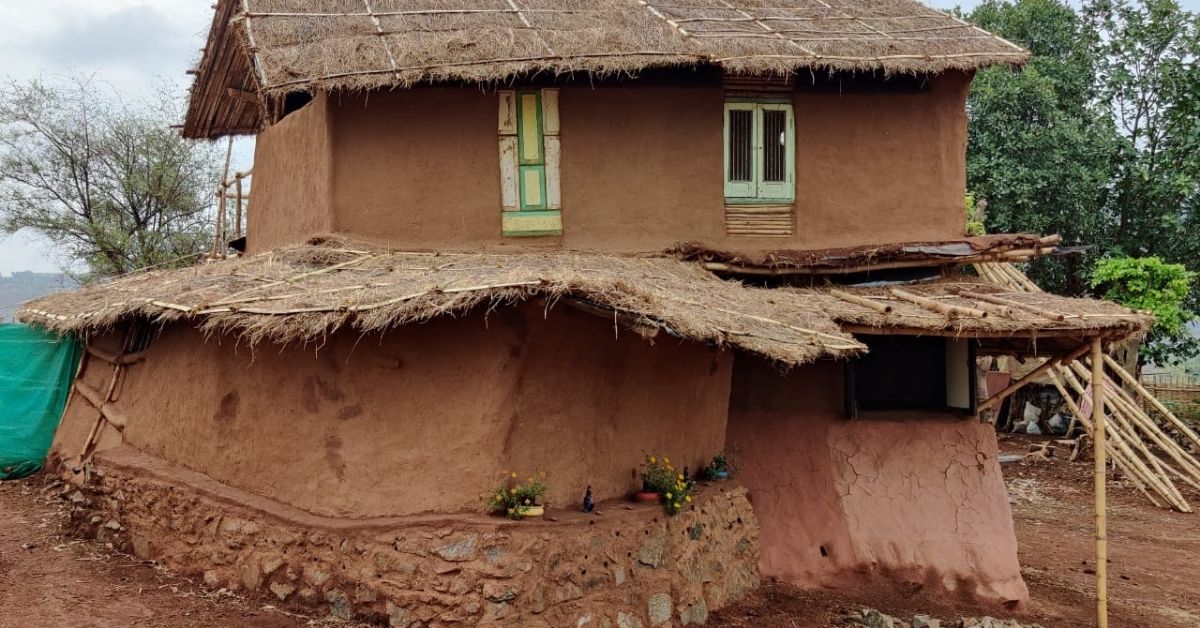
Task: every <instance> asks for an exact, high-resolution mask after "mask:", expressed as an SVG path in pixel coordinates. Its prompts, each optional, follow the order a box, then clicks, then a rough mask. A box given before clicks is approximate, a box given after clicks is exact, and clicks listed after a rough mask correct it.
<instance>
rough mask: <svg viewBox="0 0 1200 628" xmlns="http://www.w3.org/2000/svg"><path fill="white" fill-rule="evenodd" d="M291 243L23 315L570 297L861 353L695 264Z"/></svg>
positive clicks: (225, 318)
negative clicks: (451, 252) (453, 252)
mask: <svg viewBox="0 0 1200 628" xmlns="http://www.w3.org/2000/svg"><path fill="white" fill-rule="evenodd" d="M351 246H352V245H347V244H345V243H337V242H333V243H328V244H325V245H313V246H298V247H292V248H287V249H283V250H280V251H276V252H271V253H264V254H261V255H256V256H254V257H248V258H242V259H237V260H226V261H220V262H214V263H209V264H205V265H202V266H197V267H194V268H189V269H183V270H172V271H152V272H146V273H140V274H137V275H132V276H128V277H124V278H120V279H116V280H114V281H110V282H107V283H103V284H97V285H92V286H88V287H86V288H83V289H80V290H76V291H73V292H64V293H59V294H55V295H51V296H48V297H45V298H42V299H39V300H36V301H33V302H31V303H29V304H27V305H26V307H25V308H24V309H23V310H21V311H20V312H19V313H18V316H19V317H20V318H21V319H22V320H24V321H27V322H30V323H35V324H38V325H41V326H43V327H47V328H49V329H52V330H55V331H59V332H75V333H88V332H94V331H100V330H104V329H108V328H111V327H112V326H114V325H116V324H118V323H120V322H122V321H124V320H127V319H132V318H146V319H150V320H153V321H157V322H169V321H193V322H195V323H196V324H198V325H199V326H200V327H201V328H202V329H205V330H210V331H229V332H234V333H237V334H240V335H241V336H243V337H246V338H247V339H248V340H250V341H257V340H264V339H267V340H272V341H276V342H291V341H303V340H309V339H314V338H318V337H320V336H323V335H325V334H328V333H330V332H331V331H333V330H336V329H339V328H350V329H354V330H357V331H361V332H371V331H382V330H386V329H389V328H392V327H396V326H399V325H404V324H407V323H414V322H420V321H424V320H428V319H431V318H434V317H437V316H446V315H455V314H461V313H465V312H467V311H469V310H473V309H476V308H490V307H495V306H498V305H502V304H506V303H513V302H517V301H521V300H525V299H530V298H535V297H543V298H546V299H550V300H559V299H576V300H579V301H582V302H583V305H584V306H585V307H586V306H591V307H598V308H601V311H602V312H606V313H609V314H611V315H612V316H614V318H616V317H620V318H621V319H622V320H624V321H627V322H630V323H631V324H633V325H635V326H636V327H637V328H642V329H650V330H663V331H666V332H667V333H671V334H674V335H676V336H679V337H682V338H687V339H690V340H694V341H697V342H702V343H708V344H712V345H717V346H731V347H735V348H738V349H742V350H745V351H749V352H752V353H756V354H759V355H762V356H764V357H767V358H769V359H772V360H777V361H779V362H782V363H786V364H793V365H795V364H803V363H805V362H809V361H812V360H815V359H817V358H820V357H825V356H830V357H832V356H839V355H844V354H847V353H852V352H856V351H859V350H861V349H863V348H864V347H863V345H861V344H860V343H859V342H858V341H856V340H854V338H853V337H852V336H849V335H848V334H845V333H843V332H842V331H841V330H839V329H838V327H837V325H836V324H835V323H834V322H833V321H832V320H831V319H830V318H829V317H828V316H826V315H825V313H824V312H823V311H822V310H821V309H820V308H818V307H816V306H814V305H811V304H808V303H804V302H802V301H799V300H792V299H785V300H779V299H777V298H776V297H777V296H778V295H776V294H774V293H773V292H771V291H768V290H762V289H755V288H747V287H744V286H742V285H740V284H737V283H733V282H728V281H723V280H721V279H718V278H717V277H715V276H713V275H712V274H710V273H708V272H706V271H705V270H703V269H702V268H700V267H699V266H698V265H696V264H694V263H688V262H681V261H678V260H675V259H668V258H661V257H660V258H642V257H613V256H606V255H597V254H576V253H548V254H514V255H495V254H491V255H489V254H447V253H442V254H434V253H396V252H386V251H379V250H368V249H363V248H350V247H351Z"/></svg>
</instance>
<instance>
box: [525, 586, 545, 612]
mask: <svg viewBox="0 0 1200 628" xmlns="http://www.w3.org/2000/svg"><path fill="white" fill-rule="evenodd" d="M526 603H528V604H529V610H530V611H531V612H533V614H535V615H536V614H538V613H541V612H543V611H545V610H546V592H545V590H543V589H542V585H540V584H539V585H536V586H535V587H533V591H532V592H530V593H529V595H528V599H527V600H526Z"/></svg>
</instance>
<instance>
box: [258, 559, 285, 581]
mask: <svg viewBox="0 0 1200 628" xmlns="http://www.w3.org/2000/svg"><path fill="white" fill-rule="evenodd" d="M282 566H283V557H282V556H268V557H266V558H264V559H263V561H262V572H263V575H264V576H269V575H271V574H273V573H275V570H276V569H279V568H280V567H282Z"/></svg>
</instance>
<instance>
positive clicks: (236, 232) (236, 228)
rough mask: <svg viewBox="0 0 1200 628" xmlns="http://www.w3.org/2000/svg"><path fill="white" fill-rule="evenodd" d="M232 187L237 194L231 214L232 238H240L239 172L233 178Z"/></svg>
mask: <svg viewBox="0 0 1200 628" xmlns="http://www.w3.org/2000/svg"><path fill="white" fill-rule="evenodd" d="M233 186H234V193H235V194H237V197H236V199H237V200H236V203H237V204H236V205H235V206H234V207H235V210H234V214H233V237H235V238H240V237H242V173H240V172H239V173H238V175H237V176H236V177H235V178H234V180H233Z"/></svg>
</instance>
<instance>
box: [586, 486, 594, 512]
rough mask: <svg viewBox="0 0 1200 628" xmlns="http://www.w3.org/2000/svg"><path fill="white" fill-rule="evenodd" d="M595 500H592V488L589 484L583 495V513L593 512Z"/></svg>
mask: <svg viewBox="0 0 1200 628" xmlns="http://www.w3.org/2000/svg"><path fill="white" fill-rule="evenodd" d="M595 510H596V500H594V499H592V487H591V485H590V484H589V485H588V487H587V492H586V493H584V494H583V512H595Z"/></svg>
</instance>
